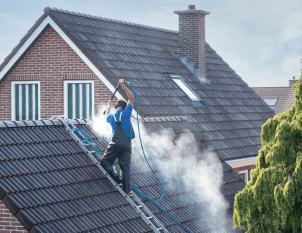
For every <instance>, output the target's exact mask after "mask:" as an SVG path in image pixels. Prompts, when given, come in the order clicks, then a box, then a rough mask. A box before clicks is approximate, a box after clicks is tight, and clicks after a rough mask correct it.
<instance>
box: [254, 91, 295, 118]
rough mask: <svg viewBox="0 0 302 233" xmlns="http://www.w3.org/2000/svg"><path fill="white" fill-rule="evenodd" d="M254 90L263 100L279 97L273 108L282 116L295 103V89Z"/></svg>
mask: <svg viewBox="0 0 302 233" xmlns="http://www.w3.org/2000/svg"><path fill="white" fill-rule="evenodd" d="M253 90H254V91H255V92H256V93H257V94H258V95H259V96H260V97H261V99H263V100H264V99H265V98H272V97H277V98H278V101H277V104H276V106H275V107H271V108H272V109H273V110H274V111H275V114H282V113H283V112H286V111H287V110H289V109H290V108H291V107H292V106H293V105H294V103H295V99H294V92H295V88H294V87H253Z"/></svg>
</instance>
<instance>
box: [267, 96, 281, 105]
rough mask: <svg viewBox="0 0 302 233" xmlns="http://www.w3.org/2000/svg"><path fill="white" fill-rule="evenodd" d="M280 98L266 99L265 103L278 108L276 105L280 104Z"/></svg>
mask: <svg viewBox="0 0 302 233" xmlns="http://www.w3.org/2000/svg"><path fill="white" fill-rule="evenodd" d="M278 99H279V98H278V97H272V98H265V99H264V102H265V103H267V105H268V106H269V107H276V104H277V102H278Z"/></svg>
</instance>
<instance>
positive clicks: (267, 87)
mask: <svg viewBox="0 0 302 233" xmlns="http://www.w3.org/2000/svg"><path fill="white" fill-rule="evenodd" d="M251 88H294V87H290V86H282V87H251Z"/></svg>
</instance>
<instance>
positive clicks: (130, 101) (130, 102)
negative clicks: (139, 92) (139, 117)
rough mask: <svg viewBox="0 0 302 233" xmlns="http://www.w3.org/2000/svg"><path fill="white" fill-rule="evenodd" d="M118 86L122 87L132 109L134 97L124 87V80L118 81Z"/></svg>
mask: <svg viewBox="0 0 302 233" xmlns="http://www.w3.org/2000/svg"><path fill="white" fill-rule="evenodd" d="M119 84H120V85H121V86H122V88H123V89H124V91H125V93H126V95H127V97H128V99H129V100H128V104H130V105H131V106H132V107H133V104H134V96H133V94H132V93H131V91H129V89H128V88H127V87H126V85H125V80H124V79H120V80H119Z"/></svg>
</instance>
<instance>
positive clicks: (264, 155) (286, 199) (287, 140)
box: [233, 79, 302, 233]
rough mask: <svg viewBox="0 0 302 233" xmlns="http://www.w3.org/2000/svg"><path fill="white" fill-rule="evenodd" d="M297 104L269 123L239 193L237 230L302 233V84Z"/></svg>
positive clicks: (264, 128)
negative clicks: (245, 181) (254, 164)
mask: <svg viewBox="0 0 302 233" xmlns="http://www.w3.org/2000/svg"><path fill="white" fill-rule="evenodd" d="M294 87H296V90H295V94H294V98H295V104H294V105H293V106H292V108H291V109H290V110H288V111H286V112H285V113H283V114H282V115H280V114H277V115H275V116H274V117H273V118H271V119H269V120H267V122H266V123H265V124H263V126H262V130H261V145H262V148H261V149H260V150H259V153H258V157H257V159H256V168H255V169H253V170H252V171H251V180H250V181H249V182H248V183H247V184H246V186H245V188H244V189H243V190H242V191H241V192H239V193H238V194H236V196H235V203H234V216H233V217H234V227H235V228H237V227H240V228H242V229H244V230H246V224H247V228H248V231H247V232H249V233H252V232H257V233H258V232H297V233H298V232H299V233H301V232H302V201H301V199H302V153H301V149H302V83H301V79H300V80H299V81H298V82H297V83H296V84H295V85H294Z"/></svg>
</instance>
